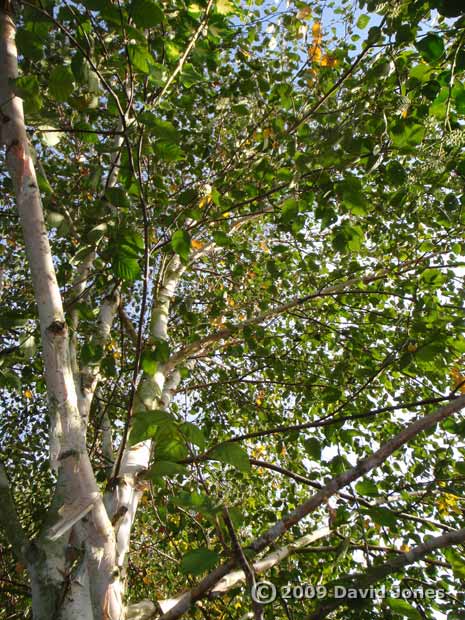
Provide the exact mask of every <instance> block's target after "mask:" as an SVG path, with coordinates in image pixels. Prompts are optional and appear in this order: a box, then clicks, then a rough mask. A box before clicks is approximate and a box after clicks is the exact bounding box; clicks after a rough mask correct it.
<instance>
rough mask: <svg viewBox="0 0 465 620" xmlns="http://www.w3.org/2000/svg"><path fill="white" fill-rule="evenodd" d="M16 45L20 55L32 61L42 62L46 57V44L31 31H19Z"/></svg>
mask: <svg viewBox="0 0 465 620" xmlns="http://www.w3.org/2000/svg"><path fill="white" fill-rule="evenodd" d="M16 44H17V46H18V50H19V53H20V54H22V55H23V56H25V58H29V59H30V60H36V61H37V60H41V59H42V58H43V55H44V42H43V40H42V38H41V37H39V36H38V35H37V34H36V33H35V32H31V31H30V30H24V29H22V28H20V29H18V31H17V33H16Z"/></svg>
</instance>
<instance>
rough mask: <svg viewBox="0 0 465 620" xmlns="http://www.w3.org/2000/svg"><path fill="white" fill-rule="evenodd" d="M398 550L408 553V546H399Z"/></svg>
mask: <svg viewBox="0 0 465 620" xmlns="http://www.w3.org/2000/svg"><path fill="white" fill-rule="evenodd" d="M400 550H401V551H403V552H404V553H405V552H406V551H410V547H409V545H401V546H400Z"/></svg>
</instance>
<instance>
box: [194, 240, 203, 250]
mask: <svg viewBox="0 0 465 620" xmlns="http://www.w3.org/2000/svg"><path fill="white" fill-rule="evenodd" d="M191 246H192V247H193V248H194V250H201V249H202V248H203V247H204V246H205V243H204V242H203V241H199V240H198V239H192V241H191Z"/></svg>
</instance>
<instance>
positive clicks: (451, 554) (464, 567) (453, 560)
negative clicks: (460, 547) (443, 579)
mask: <svg viewBox="0 0 465 620" xmlns="http://www.w3.org/2000/svg"><path fill="white" fill-rule="evenodd" d="M443 554H444V556H445V558H446V560H447V561H448V562H449V564H450V565H451V566H452V571H453V573H454V575H455V576H456V577H457V579H465V561H464V560H463V558H462V556H461V555H460V554H459V553H457V551H456V550H455V549H444V551H443Z"/></svg>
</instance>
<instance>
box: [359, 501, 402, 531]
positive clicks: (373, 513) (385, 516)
mask: <svg viewBox="0 0 465 620" xmlns="http://www.w3.org/2000/svg"><path fill="white" fill-rule="evenodd" d="M362 511H363V512H366V514H368V515H370V517H371V518H372V519H373V521H374V522H375V523H377V524H378V525H383V526H385V527H391V528H395V527H396V526H397V519H396V515H395V514H394V513H393V512H392V511H391V510H389V509H388V508H382V507H381V506H374V507H373V508H363V509H362Z"/></svg>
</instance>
